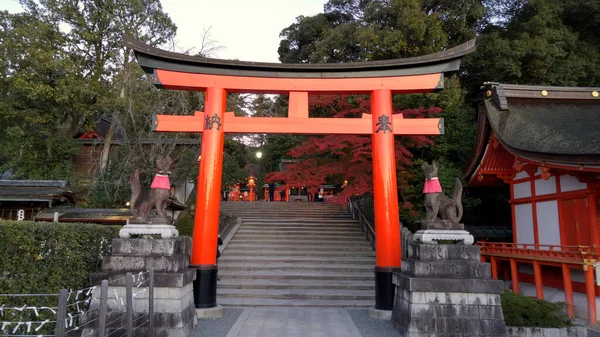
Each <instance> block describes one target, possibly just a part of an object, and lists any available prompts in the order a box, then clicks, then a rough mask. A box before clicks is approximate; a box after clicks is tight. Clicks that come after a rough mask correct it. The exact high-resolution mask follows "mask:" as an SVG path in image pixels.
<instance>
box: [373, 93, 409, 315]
mask: <svg viewBox="0 0 600 337" xmlns="http://www.w3.org/2000/svg"><path fill="white" fill-rule="evenodd" d="M371 113H372V116H373V141H372V151H373V191H374V196H375V238H376V239H375V256H376V266H375V309H379V310H392V309H393V306H394V285H393V284H392V273H393V272H394V271H399V270H400V260H401V258H402V256H401V254H402V252H401V250H400V245H401V243H400V216H399V213H398V189H397V185H396V154H395V151H394V131H393V130H392V92H391V91H390V90H375V91H373V92H372V93H371Z"/></svg>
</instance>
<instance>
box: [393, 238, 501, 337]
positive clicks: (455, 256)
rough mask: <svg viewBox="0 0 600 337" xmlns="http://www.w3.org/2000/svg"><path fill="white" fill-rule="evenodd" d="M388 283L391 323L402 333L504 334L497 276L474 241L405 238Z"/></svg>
mask: <svg viewBox="0 0 600 337" xmlns="http://www.w3.org/2000/svg"><path fill="white" fill-rule="evenodd" d="M393 282H394V284H395V285H396V299H395V303H394V310H393V312H392V322H393V325H394V328H395V329H396V330H398V331H399V332H400V335H401V336H403V337H423V336H427V337H450V336H453V337H454V336H507V330H506V325H505V323H504V315H503V313H502V307H501V306H500V294H501V293H502V292H503V287H502V281H499V280H492V279H491V268H490V265H489V263H482V262H481V261H480V251H479V247H477V246H470V245H460V244H448V245H438V244H423V243H411V244H410V245H409V247H408V254H407V256H406V258H405V259H403V260H402V269H401V272H399V273H394V275H393Z"/></svg>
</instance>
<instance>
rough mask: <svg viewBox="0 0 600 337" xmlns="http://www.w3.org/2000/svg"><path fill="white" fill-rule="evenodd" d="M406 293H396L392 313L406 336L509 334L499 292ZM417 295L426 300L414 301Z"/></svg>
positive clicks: (395, 324)
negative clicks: (407, 296)
mask: <svg viewBox="0 0 600 337" xmlns="http://www.w3.org/2000/svg"><path fill="white" fill-rule="evenodd" d="M403 294H404V295H403ZM403 294H398V295H397V296H396V306H395V307H394V311H393V313H392V321H393V325H394V328H395V329H396V330H398V331H399V332H400V334H401V335H402V336H405V337H417V336H419V337H420V336H424V335H427V336H429V335H430V334H431V335H435V336H457V337H459V336H507V330H506V325H505V323H504V315H503V313H502V307H501V306H500V295H499V294H493V295H490V294H474V293H450V292H446V293H435V292H431V293H430V292H427V293H419V292H413V293H410V296H409V297H410V298H409V299H406V298H404V297H405V295H406V293H403ZM415 298H418V299H419V302H426V303H416V302H411V299H415Z"/></svg>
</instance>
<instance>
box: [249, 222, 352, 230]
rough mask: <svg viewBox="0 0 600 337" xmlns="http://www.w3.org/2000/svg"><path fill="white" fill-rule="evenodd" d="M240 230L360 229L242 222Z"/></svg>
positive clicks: (350, 226) (324, 224)
mask: <svg viewBox="0 0 600 337" xmlns="http://www.w3.org/2000/svg"><path fill="white" fill-rule="evenodd" d="M240 228H249V229H256V230H262V229H265V230H268V229H271V230H279V229H282V230H325V229H332V230H346V229H350V230H356V229H360V230H362V228H361V227H360V226H358V225H357V224H355V223H352V224H343V225H342V224H340V225H335V224H328V223H327V222H315V223H312V224H307V223H302V224H293V223H272V224H259V223H248V222H246V221H242V225H241V227H240Z"/></svg>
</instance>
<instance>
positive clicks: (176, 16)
mask: <svg viewBox="0 0 600 337" xmlns="http://www.w3.org/2000/svg"><path fill="white" fill-rule="evenodd" d="M326 1H327V0H161V3H162V5H163V10H164V11H165V12H166V13H168V14H169V16H170V17H171V20H173V22H174V23H175V25H177V37H176V39H175V47H176V49H178V50H176V51H183V50H189V49H191V48H194V49H193V51H196V52H198V51H200V46H201V45H202V35H203V32H204V31H205V30H206V29H209V28H210V33H211V37H212V39H213V40H215V41H216V45H219V46H222V47H223V49H221V50H219V51H217V52H216V53H215V55H213V57H216V58H222V59H238V60H243V61H256V62H279V60H278V54H277V48H278V47H279V41H280V40H279V33H280V32H281V30H282V29H284V28H286V27H288V26H289V25H291V24H292V23H294V22H295V18H296V17H297V16H300V15H304V16H310V15H314V14H317V13H320V12H322V11H323V5H324V4H325V2H326ZM0 10H8V11H9V12H13V13H15V12H20V11H22V8H21V7H20V5H19V2H18V0H0Z"/></svg>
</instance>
